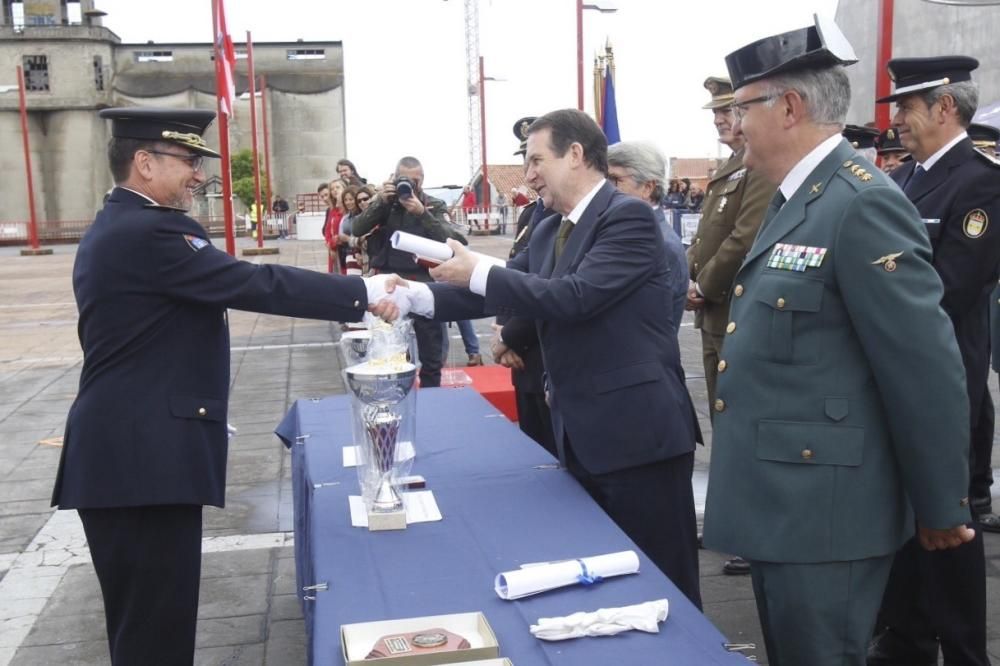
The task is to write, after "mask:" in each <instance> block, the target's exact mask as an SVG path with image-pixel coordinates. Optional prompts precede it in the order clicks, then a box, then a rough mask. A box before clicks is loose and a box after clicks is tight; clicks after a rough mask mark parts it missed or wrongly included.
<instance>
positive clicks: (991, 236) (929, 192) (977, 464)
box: [876, 56, 1000, 665]
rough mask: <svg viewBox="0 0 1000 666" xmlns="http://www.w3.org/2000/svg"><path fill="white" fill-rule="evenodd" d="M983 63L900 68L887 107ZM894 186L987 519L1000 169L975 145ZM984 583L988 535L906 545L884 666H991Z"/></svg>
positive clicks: (954, 60) (895, 68)
mask: <svg viewBox="0 0 1000 666" xmlns="http://www.w3.org/2000/svg"><path fill="white" fill-rule="evenodd" d="M977 64H978V63H977V62H976V61H975V60H974V59H972V58H965V57H962V56H955V57H944V58H896V59H893V60H891V61H889V65H888V66H889V70H890V72H892V74H893V77H894V80H895V81H896V93H895V94H893V95H890V96H888V97H885V98H882V99H880V100H879V102H881V103H886V102H891V101H896V100H898V99H899V98H900V97H903V96H906V95H908V94H911V93H912V92H915V91H916V90H925V89H929V88H933V87H936V86H938V85H941V80H942V79H943V80H946V81H951V82H952V83H958V82H961V81H968V80H970V78H971V76H970V72H971V71H972V69H974V68H975V66H976V65H977ZM901 90H902V91H905V92H900V91H901ZM914 131H915V130H914ZM946 145H947V144H946ZM891 178H892V179H893V180H894V181H895V182H896V183H897V184H898V185H899V186H900V187H901V188H903V191H904V192H905V193H906V196H907V198H909V200H910V201H912V202H913V205H914V206H916V208H917V210H918V211H919V213H920V216H921V217H922V218H923V222H924V228H925V229H926V230H927V235H928V237H929V238H930V244H931V250H932V253H933V265H934V268H935V269H936V270H937V272H938V274H939V275H940V276H941V280H942V282H943V283H944V295H943V298H942V300H941V307H942V308H943V309H944V311H945V312H946V313H947V314H948V316H949V317H950V318H951V322H952V324H953V326H954V330H955V337H956V339H957V341H958V347H959V349H960V351H961V354H962V363H963V366H964V369H965V377H966V387H967V392H968V396H969V406H970V411H969V422H970V429H971V434H970V438H971V439H965V440H962V441H961V442H960V444H961V445H962V446H963V447H964V448H965V449H966V452H967V453H968V454H969V462H970V477H971V478H970V480H971V483H970V489H969V498H970V503H971V507H972V512H973V515H974V516H978V514H979V513H981V512H988V511H989V510H990V484H991V483H992V469H991V466H990V458H991V454H992V442H993V424H994V408H993V400H992V398H991V397H990V394H989V390H988V388H987V379H988V375H989V367H990V366H989V364H990V327H989V303H990V297H991V293H992V291H993V290H994V288H995V287H996V285H997V279H998V276H1000V227H998V223H1000V165H998V164H997V162H996V161H995V160H993V159H992V158H990V157H988V156H987V155H984V154H982V153H980V152H979V151H977V150H976V149H975V148H974V146H973V143H972V141H971V140H970V139H969V138H968V137H967V136H966V137H962V138H961V139H960V140H959V141H958V142H957V143H955V144H954V145H952V146H951V147H950V148H948V149H947V151H946V152H945V153H944V154H943V155H942V156H940V157H939V158H938V159H937V161H935V162H934V163H933V165H932V166H930V168H929V169H926V170H925V167H924V166H923V165H921V164H919V163H918V162H917V161H916V159H914V160H913V161H911V162H908V163H906V164H903V165H902V166H900V167H899V168H897V169H896V170H895V171H893V172H892V175H891ZM985 581H986V571H985V561H984V546H983V540H982V534H981V532H980V531H979V530H977V533H976V538H975V540H974V541H972V542H970V543H967V544H964V545H962V546H960V547H959V548H956V549H953V550H947V551H942V552H927V551H925V550H923V549H922V548H921V547H920V545H919V544H918V543H916V542H915V541H913V542H911V543H909V544H907V545H906V547H905V548H903V549H902V550H901V551H900V553H899V555H898V556H897V558H896V562H895V563H894V564H893V573H892V576H891V577H890V580H889V585H888V588H887V589H886V593H885V601H884V602H883V606H882V612H881V615H880V623H884V624H885V625H887V626H888V629H887V630H886V632H884V633H886V634H887V635H886V636H885V637H880V640H879V641H878V644H879V646H880V652H883V653H885V654H886V656H887V657H888V656H889V655H892V654H897V655H898V656H904V657H905V658H904V659H903V660H902V661H899V660H896V659H888V660H886V661H878V662H876V663H879V664H882V663H904V662H905V663H913V664H918V665H919V664H924V663H936V660H937V652H938V644H939V643H940V646H941V649H942V650H943V652H944V657H945V661H946V662H947V663H962V664H987V663H988V662H989V660H988V657H987V654H986V587H985ZM893 637H895V638H893ZM896 638H900V639H901V640H899V641H897V640H896ZM894 643H905V644H906V647H905V648H900V649H903V650H904V652H903V653H899V652H898V651H897V650H896V649H891V648H890V646H891V645H892V644H894Z"/></svg>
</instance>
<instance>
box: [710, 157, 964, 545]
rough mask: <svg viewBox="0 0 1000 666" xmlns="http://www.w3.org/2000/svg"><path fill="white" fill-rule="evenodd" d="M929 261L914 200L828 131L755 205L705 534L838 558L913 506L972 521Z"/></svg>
mask: <svg viewBox="0 0 1000 666" xmlns="http://www.w3.org/2000/svg"><path fill="white" fill-rule="evenodd" d="M792 257H803V259H804V260H805V261H804V263H802V264H798V265H797V264H796V259H793V258H792ZM890 262H891V263H890ZM930 262H931V251H930V246H929V244H928V242H927V236H926V234H925V233H924V232H923V230H922V229H921V226H920V219H919V216H918V214H917V211H916V210H915V209H914V207H913V205H912V204H911V203H910V202H908V201H907V200H906V197H904V196H903V194H902V193H901V192H900V191H899V189H898V188H897V187H896V186H895V185H893V184H892V183H891V182H890V181H889V180H888V178H887V177H886V176H885V174H883V173H882V172H881V171H879V170H878V169H877V168H876V167H874V166H872V165H871V164H870V163H869V162H867V161H866V160H864V159H863V158H861V157H859V156H858V155H857V154H856V153H855V152H854V150H853V149H852V148H851V146H850V144H848V143H847V142H846V141H843V140H841V142H840V144H839V145H838V147H837V148H835V149H834V151H833V152H832V153H831V154H830V155H828V156H827V157H826V158H825V159H824V160H823V161H822V162H821V163H820V164H819V166H817V167H816V168H815V169H814V170H813V171H812V172H811V173H810V174H809V175H808V176H807V177H806V179H805V181H804V182H803V184H802V185H801V186H800V187H799V188H798V190H797V191H796V192H795V194H794V195H793V196H792V197H791V198H790V199H789V200H788V201H787V202H786V203H785V205H784V206H783V207H782V208H781V209H780V210H779V211H778V213H777V215H775V216H774V217H773V219H770V220H769V221H768V220H767V218H765V222H764V224H763V226H762V227H761V230H760V232H759V234H758V235H757V239H756V240H755V241H754V244H753V246H752V247H751V248H750V252H749V253H748V254H747V256H746V259H745V261H744V263H743V265H742V267H741V268H740V270H739V271H738V272H737V274H736V279H735V284H734V286H733V292H732V293H733V300H732V307H731V311H730V318H731V322H730V323H729V324H728V325H727V329H726V330H727V335H726V340H725V343H724V345H723V348H722V351H723V353H722V359H721V360H720V368H719V385H718V399H717V400H716V403H715V404H714V405H713V408H714V409H715V410H716V414H715V420H714V422H713V428H714V430H713V432H714V440H713V449H712V461H711V470H710V473H709V482H708V497H707V500H706V507H705V532H704V542H705V545H706V546H707V547H709V548H711V549H713V550H719V551H721V552H726V553H735V554H737V555H742V556H743V557H746V558H747V559H750V560H760V561H765V562H795V563H817V562H839V561H848V560H858V559H865V558H870V557H878V556H882V555H888V554H891V553H893V552H895V551H896V550H897V549H898V548H899V547H900V546H902V545H903V543H904V542H905V541H906V540H907V539H908V538H909V537H910V536H911V535H912V534H913V518H914V513H915V514H916V519H917V520H918V521H920V523H921V524H922V525H925V526H927V527H930V528H937V529H946V528H950V527H954V526H956V525H959V524H961V523H967V522H968V521H969V518H970V513H969V508H968V499H967V498H966V497H965V495H966V494H967V489H968V484H969V469H968V449H969V445H968V442H969V421H968V418H967V415H968V409H969V403H968V399H967V397H966V393H965V373H964V371H963V368H962V364H961V359H960V355H959V351H958V346H957V345H956V344H955V336H954V333H953V331H952V326H951V323H950V322H949V321H948V317H947V316H946V315H945V313H944V312H943V310H942V308H941V306H940V302H941V295H942V292H943V290H942V287H941V279H940V278H939V277H938V275H937V273H936V272H935V271H934V268H933V267H932V266H931V263H930ZM796 268H799V269H801V270H795V269H796ZM911 507H912V509H911Z"/></svg>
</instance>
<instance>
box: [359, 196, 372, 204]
mask: <svg viewBox="0 0 1000 666" xmlns="http://www.w3.org/2000/svg"><path fill="white" fill-rule="evenodd" d="M369 201H371V197H358V203H359V204H363V203H368V202H369Z"/></svg>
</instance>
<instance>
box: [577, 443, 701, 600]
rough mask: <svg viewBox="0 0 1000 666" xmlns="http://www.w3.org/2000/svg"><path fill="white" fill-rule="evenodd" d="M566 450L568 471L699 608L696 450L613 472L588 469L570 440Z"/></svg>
mask: <svg viewBox="0 0 1000 666" xmlns="http://www.w3.org/2000/svg"><path fill="white" fill-rule="evenodd" d="M567 440H568V438H567ZM565 454H566V468H567V469H568V470H569V472H570V474H572V475H573V476H574V477H575V478H576V480H577V481H579V482H580V485H582V486H583V487H584V489H585V490H586V491H587V492H588V493H589V494H590V496H591V497H593V498H594V501H595V502H597V503H598V504H599V505H600V507H601V508H602V509H604V512H605V513H607V514H608V516H609V517H610V518H611V520H613V521H615V523H616V524H617V525H618V527H620V528H621V529H622V531H623V532H625V534H627V535H628V537H629V538H630V539H632V541H634V542H635V545H636V546H638V547H639V549H640V550H642V552H644V553H645V554H646V556H647V557H648V558H649V559H651V560H652V561H653V564H655V565H656V566H657V567H659V568H660V571H662V572H663V573H664V574H666V576H667V578H669V579H670V580H671V582H673V584H674V585H676V586H677V587H678V588H679V589H680V591H681V592H683V593H684V595H685V596H687V598H688V599H690V600H691V603H693V604H694V605H695V606H697V607H698V609H699V610H701V589H700V586H699V583H698V525H697V519H696V518H695V513H694V491H693V489H692V487H691V474H692V472H693V470H694V452H691V453H685V454H683V455H679V456H676V457H674V458H669V459H667V460H664V461H662V462H657V463H651V464H649V465H642V466H640V467H632V468H630V469H623V470H621V471H618V472H611V473H609V474H591V473H589V472H588V471H587V470H586V469H584V468H583V466H582V465H581V464H580V461H579V460H578V459H577V458H576V456H575V455H574V454H573V447H572V446H570V443H569V441H567V442H566V451H565Z"/></svg>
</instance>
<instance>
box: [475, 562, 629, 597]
mask: <svg viewBox="0 0 1000 666" xmlns="http://www.w3.org/2000/svg"><path fill="white" fill-rule="evenodd" d="M634 573H639V556H638V555H636V554H635V551H632V550H625V551H622V552H620V553H610V554H608V555H596V556H594V557H583V558H580V559H576V560H563V561H561V562H544V563H540V564H531V565H521V568H520V569H516V570H514V571H505V572H503V573H501V574H498V575H497V577H496V580H495V582H494V588H495V589H496V593H497V596H499V597H500V598H501V599H520V598H521V597H527V596H531V595H532V594H538V593H540V592H547V591H548V590H554V589H556V588H558V587H566V586H567V585H593V584H594V583H599V582H601V581H602V580H603V579H605V578H611V577H612V576H624V575H626V574H634Z"/></svg>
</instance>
